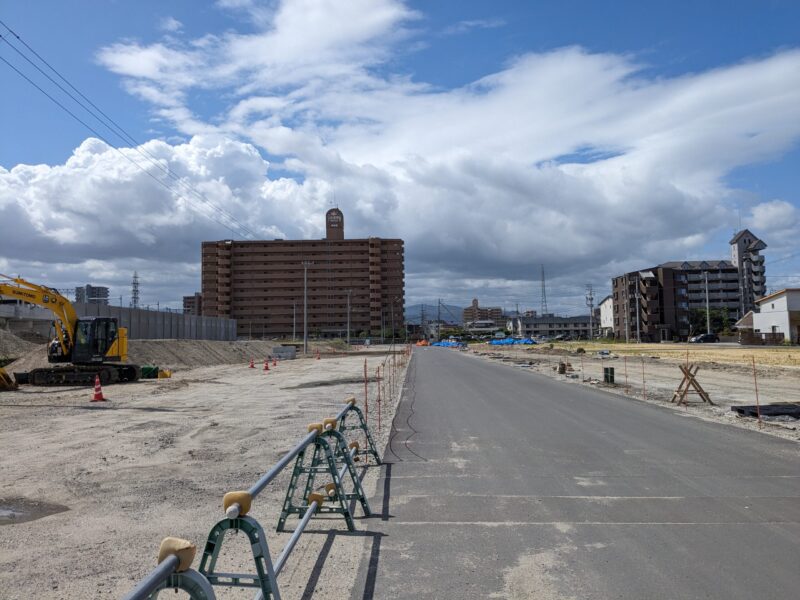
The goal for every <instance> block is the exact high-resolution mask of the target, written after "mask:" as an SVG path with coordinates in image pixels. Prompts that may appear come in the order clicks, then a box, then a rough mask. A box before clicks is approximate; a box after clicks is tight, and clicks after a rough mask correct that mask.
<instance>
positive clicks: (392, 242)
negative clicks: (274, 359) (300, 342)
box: [202, 208, 405, 338]
mask: <svg viewBox="0 0 800 600" xmlns="http://www.w3.org/2000/svg"><path fill="white" fill-rule="evenodd" d="M325 225H326V235H325V238H324V239H322V240H273V241H233V240H223V241H219V242H203V245H202V260H203V264H202V294H203V314H204V315H208V316H219V317H228V318H232V319H236V320H237V328H238V334H239V336H240V337H254V338H262V337H263V338H273V337H292V336H294V337H296V338H302V337H303V298H304V293H303V292H304V271H305V270H306V268H307V270H308V272H307V278H308V279H307V290H308V333H309V335H310V336H316V337H345V336H346V335H347V325H348V305H349V322H350V335H351V337H358V336H377V335H380V334H381V331H382V330H383V331H386V332H387V333H388V331H389V330H391V328H392V325H394V330H395V332H399V333H398V334H397V335H401V334H402V331H403V321H404V319H403V312H404V306H405V284H404V248H403V240H399V239H382V238H376V237H371V238H364V239H345V237H344V215H343V214H342V211H340V210H339V209H338V208H333V209H331V210H329V211H328V212H327V214H326V215H325ZM304 265H307V267H306V266H304Z"/></svg>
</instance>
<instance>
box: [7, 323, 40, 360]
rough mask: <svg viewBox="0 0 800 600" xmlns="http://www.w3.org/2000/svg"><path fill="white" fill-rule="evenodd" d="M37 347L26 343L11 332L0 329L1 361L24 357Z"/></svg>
mask: <svg viewBox="0 0 800 600" xmlns="http://www.w3.org/2000/svg"><path fill="white" fill-rule="evenodd" d="M35 347H36V344H32V343H30V342H26V341H25V340H23V339H22V338H19V337H17V336H16V335H14V334H13V333H11V332H10V331H6V330H5V329H0V359H2V358H17V357H20V356H23V355H24V354H26V353H27V352H29V351H30V350H32V349H33V348H35Z"/></svg>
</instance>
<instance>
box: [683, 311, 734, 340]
mask: <svg viewBox="0 0 800 600" xmlns="http://www.w3.org/2000/svg"><path fill="white" fill-rule="evenodd" d="M709 312H710V317H711V332H712V333H721V332H726V331H730V329H731V326H732V325H733V320H732V319H731V317H730V314H729V313H728V309H727V308H712V309H711V310H710V311H709ZM689 327H690V331H691V332H692V335H699V334H701V333H705V332H706V309H704V308H693V309H692V310H690V311H689Z"/></svg>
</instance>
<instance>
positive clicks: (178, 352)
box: [0, 340, 280, 373]
mask: <svg viewBox="0 0 800 600" xmlns="http://www.w3.org/2000/svg"><path fill="white" fill-rule="evenodd" d="M19 341H20V342H21V341H22V340H19ZM22 343H23V344H27V346H25V347H26V349H27V351H26V352H25V353H24V354H20V353H17V354H15V355H12V356H20V358H19V360H17V361H15V362H13V363H11V364H10V365H9V366H8V367H7V368H6V370H7V371H8V372H9V373H13V372H25V371H30V370H32V369H37V368H40V367H47V366H48V363H47V345H46V344H45V345H40V346H36V345H34V344H28V343H27V342H22ZM279 345H280V344H279V343H278V342H265V341H260V340H259V341H256V340H253V341H242V342H221V341H209V340H130V341H129V342H128V362H131V363H134V364H138V365H158V366H159V367H161V368H166V369H193V368H196V367H205V366H210V365H226V364H233V363H238V362H248V361H249V360H250V359H251V358H252V359H253V360H254V361H255V362H256V363H259V364H260V363H263V361H264V359H266V357H267V356H269V355H270V354H272V349H273V348H274V347H275V346H279ZM1 355H2V353H0V356H1Z"/></svg>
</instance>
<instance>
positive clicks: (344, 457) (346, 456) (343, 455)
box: [322, 430, 372, 517]
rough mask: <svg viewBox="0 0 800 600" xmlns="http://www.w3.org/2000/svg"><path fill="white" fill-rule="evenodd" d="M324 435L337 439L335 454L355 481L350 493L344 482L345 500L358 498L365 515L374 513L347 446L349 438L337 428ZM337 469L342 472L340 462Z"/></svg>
mask: <svg viewBox="0 0 800 600" xmlns="http://www.w3.org/2000/svg"><path fill="white" fill-rule="evenodd" d="M322 435H323V436H327V437H331V438H333V439H334V440H335V444H336V453H335V456H336V458H337V459H339V460H340V461H341V465H342V466H346V467H347V468H346V469H345V471H346V472H347V473H349V475H350V479H351V480H352V482H353V491H352V492H351V493H349V494H348V493H344V483H342V485H341V489H342V493H343V495H344V498H345V500H348V501H349V500H358V501H359V502H360V503H361V509H362V510H363V511H364V516H367V517H369V516H370V515H371V514H372V511H371V510H370V507H369V501H368V500H367V495H366V494H365V493H364V487H363V486H362V485H361V478H360V477H359V476H358V473H356V467H355V464H354V463H353V460H352V459H351V458H350V450H349V449H348V447H347V440H345V438H344V436H343V435H342V434H341V433H340V432H339V431H336V430H329V431H326V432H324V433H323V434H322ZM336 469H337V473H341V472H342V470H341V468H340V466H339V465H338V464H337V467H336ZM340 479H341V478H340ZM337 493H338V492H337Z"/></svg>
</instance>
